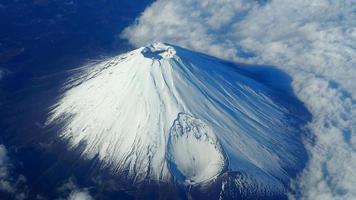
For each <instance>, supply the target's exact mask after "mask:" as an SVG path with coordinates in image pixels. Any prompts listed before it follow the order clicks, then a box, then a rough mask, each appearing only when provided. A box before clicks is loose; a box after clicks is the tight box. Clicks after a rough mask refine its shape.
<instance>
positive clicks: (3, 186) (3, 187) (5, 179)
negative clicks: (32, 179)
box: [0, 144, 27, 200]
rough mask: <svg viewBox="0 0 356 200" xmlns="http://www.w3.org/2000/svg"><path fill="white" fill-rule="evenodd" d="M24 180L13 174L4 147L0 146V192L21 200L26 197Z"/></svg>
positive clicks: (20, 176)
mask: <svg viewBox="0 0 356 200" xmlns="http://www.w3.org/2000/svg"><path fill="white" fill-rule="evenodd" d="M25 183H26V178H25V177H24V176H23V175H17V174H15V173H14V172H13V166H12V164H11V161H10V159H9V157H8V151H7V149H6V147H5V146H4V145H2V144H0V192H3V193H7V194H9V195H10V196H11V197H12V198H14V199H18V200H22V199H26V197H27V188H26V185H25Z"/></svg>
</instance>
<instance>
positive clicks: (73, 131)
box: [47, 43, 310, 197]
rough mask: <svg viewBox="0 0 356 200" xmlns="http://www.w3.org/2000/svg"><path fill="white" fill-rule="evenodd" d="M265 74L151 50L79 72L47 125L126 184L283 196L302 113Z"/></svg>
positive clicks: (293, 171) (171, 49) (295, 165)
mask: <svg viewBox="0 0 356 200" xmlns="http://www.w3.org/2000/svg"><path fill="white" fill-rule="evenodd" d="M268 76H269V74H268V73H266V75H261V74H258V72H257V71H256V70H253V69H252V68H249V67H248V66H239V65H238V64H233V63H228V62H225V61H222V60H220V59H218V58H214V57H211V56H208V55H205V54H201V53H197V52H193V51H190V50H188V49H184V48H181V47H177V46H174V45H170V44H165V43H154V44H151V45H148V46H146V47H141V48H138V49H136V50H133V51H131V52H128V53H126V54H122V55H119V56H116V57H113V58H109V59H106V60H104V61H101V62H98V63H95V64H92V65H90V66H87V67H83V68H81V69H80V70H79V72H77V73H75V74H74V75H73V76H72V77H71V78H70V79H69V80H68V81H67V82H66V84H65V86H64V88H63V93H62V95H61V96H60V97H59V98H58V102H57V103H56V104H55V105H53V107H51V109H50V112H49V117H48V119H47V125H60V127H61V128H60V130H59V135H60V138H62V139H64V140H65V141H67V142H68V147H69V148H71V149H80V151H81V153H82V154H81V155H82V157H83V158H84V159H94V158H96V159H98V160H99V161H100V163H101V166H102V167H108V168H109V169H110V170H111V171H112V173H114V174H115V173H116V174H125V176H126V177H127V178H128V179H130V180H131V181H132V183H138V182H142V181H145V180H151V181H157V182H165V183H174V184H178V185H182V186H183V187H199V186H202V185H205V186H206V185H209V184H214V183H217V182H218V181H220V182H219V188H220V193H221V194H220V197H224V196H225V197H226V196H227V193H226V192H225V193H224V191H226V190H228V189H227V187H229V190H230V193H231V191H232V190H234V191H239V194H241V195H242V194H244V195H246V194H248V193H251V194H252V193H254V194H262V195H267V196H268V195H273V194H285V193H286V192H288V191H289V189H290V181H291V180H292V179H293V178H294V177H295V176H296V175H297V173H298V172H299V171H300V170H301V169H303V167H304V165H305V163H306V161H307V154H306V151H305V149H304V145H303V141H302V138H303V135H305V134H307V132H308V131H307V130H306V129H305V127H304V125H305V124H306V122H307V121H308V120H309V117H310V115H309V113H308V111H307V110H306V109H305V108H304V106H303V104H302V103H301V102H299V101H298V100H297V99H296V98H295V97H294V96H293V94H291V93H288V92H285V91H284V90H283V88H277V87H275V86H274V85H273V83H271V82H269V81H268V78H269V77H268ZM266 80H267V81H266ZM79 147H80V148H79ZM231 188H235V189H231Z"/></svg>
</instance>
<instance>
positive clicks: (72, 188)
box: [57, 178, 94, 200]
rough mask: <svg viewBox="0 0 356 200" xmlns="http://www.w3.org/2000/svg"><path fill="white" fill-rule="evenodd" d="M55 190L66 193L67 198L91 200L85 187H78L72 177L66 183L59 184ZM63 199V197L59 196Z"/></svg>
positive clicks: (69, 199) (71, 199)
mask: <svg viewBox="0 0 356 200" xmlns="http://www.w3.org/2000/svg"><path fill="white" fill-rule="evenodd" d="M57 191H58V192H59V193H61V194H64V195H66V196H67V197H66V198H65V199H67V200H93V199H94V198H93V197H92V196H91V195H90V193H89V191H88V189H87V188H79V187H78V186H77V185H76V184H75V181H74V180H73V178H70V179H69V180H68V181H67V182H66V183H64V184H63V185H61V186H60V187H59V188H58V189H57ZM60 199H63V198H60Z"/></svg>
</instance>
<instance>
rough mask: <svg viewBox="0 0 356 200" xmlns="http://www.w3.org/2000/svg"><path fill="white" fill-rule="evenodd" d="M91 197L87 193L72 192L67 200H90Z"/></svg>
mask: <svg viewBox="0 0 356 200" xmlns="http://www.w3.org/2000/svg"><path fill="white" fill-rule="evenodd" d="M92 199H93V197H92V196H90V194H89V192H88V191H73V192H72V193H71V194H70V195H69V197H68V200H92Z"/></svg>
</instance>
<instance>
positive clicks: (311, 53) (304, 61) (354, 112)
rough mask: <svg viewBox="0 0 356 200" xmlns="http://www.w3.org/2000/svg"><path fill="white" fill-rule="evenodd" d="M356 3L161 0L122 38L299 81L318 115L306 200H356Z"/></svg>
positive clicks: (303, 187)
mask: <svg viewBox="0 0 356 200" xmlns="http://www.w3.org/2000/svg"><path fill="white" fill-rule="evenodd" d="M355 9H356V1H355V0H347V1H333V0H314V1H309V0H271V1H268V2H266V3H258V2H257V1H256V2H253V1H247V0H246V1H245V0H236V1H229V0H221V1H216V0H200V1H198V0H183V1H173V0H158V1H156V2H155V3H153V4H152V5H151V6H150V7H148V8H146V10H145V11H144V13H143V14H142V16H140V17H139V18H138V21H137V23H135V24H133V25H132V26H130V27H128V28H127V29H125V30H124V32H123V33H122V36H123V37H125V38H127V39H128V40H129V41H130V42H131V43H132V44H133V45H136V46H142V45H146V44H147V43H151V42H153V41H163V42H168V43H174V44H177V45H181V46H185V47H188V48H191V49H195V50H197V51H201V52H205V53H208V54H212V55H215V56H218V57H221V58H225V59H230V60H234V61H239V62H249V63H263V64H272V65H276V66H278V67H280V68H281V69H284V70H286V71H287V72H288V73H289V74H290V75H291V76H292V77H293V79H294V81H293V88H294V90H295V93H296V95H297V96H298V97H299V98H300V99H301V100H302V101H304V102H305V103H306V106H307V107H308V109H309V110H310V111H311V112H312V114H313V120H312V122H311V123H310V129H311V130H312V133H313V134H314V136H315V138H314V141H313V142H311V139H310V140H309V139H306V147H307V149H308V152H309V155H310V161H309V163H308V165H307V167H306V168H305V170H304V171H303V172H302V173H301V174H300V176H299V177H298V179H296V180H295V185H294V187H296V188H297V189H299V190H300V192H301V194H297V195H296V196H295V197H297V198H301V199H354V198H356V190H355V189H354V186H355V185H356V171H355V170H353V166H356V136H355V134H356V120H355V119H356V87H355V83H354V82H355V81H356V68H355V66H356V57H355V55H356V12H355Z"/></svg>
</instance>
